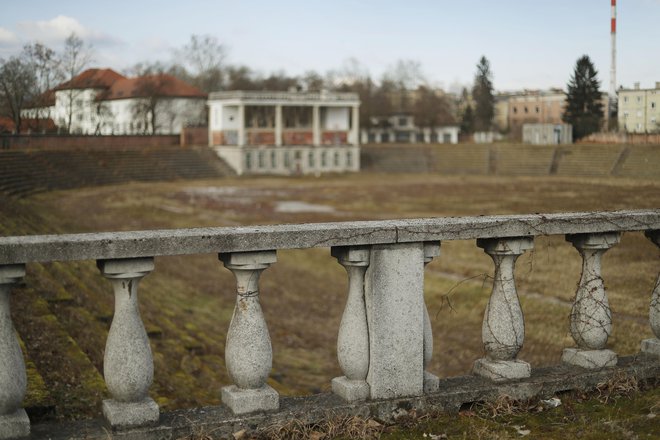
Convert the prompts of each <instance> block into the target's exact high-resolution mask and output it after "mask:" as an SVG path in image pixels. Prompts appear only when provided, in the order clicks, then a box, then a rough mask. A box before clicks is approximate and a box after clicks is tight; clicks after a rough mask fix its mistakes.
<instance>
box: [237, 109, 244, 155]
mask: <svg viewBox="0 0 660 440" xmlns="http://www.w3.org/2000/svg"><path fill="white" fill-rule="evenodd" d="M238 145H239V146H241V147H242V146H244V145H245V104H238Z"/></svg>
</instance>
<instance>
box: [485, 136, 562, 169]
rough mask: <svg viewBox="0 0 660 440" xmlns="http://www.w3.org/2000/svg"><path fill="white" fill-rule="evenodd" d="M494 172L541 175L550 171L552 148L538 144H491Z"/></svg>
mask: <svg viewBox="0 0 660 440" xmlns="http://www.w3.org/2000/svg"><path fill="white" fill-rule="evenodd" d="M492 149H493V150H494V152H495V157H496V161H497V165H496V174H499V175H504V176H542V175H547V174H549V173H550V167H551V166H552V158H553V155H554V148H548V147H544V146H541V147H540V146H538V145H504V144H503V145H493V146H492Z"/></svg>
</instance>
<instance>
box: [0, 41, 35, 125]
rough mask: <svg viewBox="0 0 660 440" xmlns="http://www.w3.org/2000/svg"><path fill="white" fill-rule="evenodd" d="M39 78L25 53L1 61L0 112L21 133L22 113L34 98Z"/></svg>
mask: <svg viewBox="0 0 660 440" xmlns="http://www.w3.org/2000/svg"><path fill="white" fill-rule="evenodd" d="M36 84H37V78H36V76H35V73H34V69H33V67H32V65H31V63H30V62H29V59H28V58H27V57H26V56H25V52H23V53H22V54H21V55H20V56H13V57H11V58H9V59H8V60H7V61H4V60H0V112H1V113H2V114H4V115H7V116H8V117H10V118H11V119H12V121H14V130H15V132H16V133H20V132H21V129H22V125H23V115H22V112H23V110H24V109H25V108H26V106H27V104H28V103H29V102H30V101H31V100H32V98H33V97H34V90H35V87H36Z"/></svg>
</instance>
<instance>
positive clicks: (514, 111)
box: [513, 107, 518, 115]
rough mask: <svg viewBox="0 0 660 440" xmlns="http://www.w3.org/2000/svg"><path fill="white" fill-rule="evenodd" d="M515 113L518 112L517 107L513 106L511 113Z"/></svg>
mask: <svg viewBox="0 0 660 440" xmlns="http://www.w3.org/2000/svg"><path fill="white" fill-rule="evenodd" d="M516 113H518V107H513V114H514V115H515V114H516Z"/></svg>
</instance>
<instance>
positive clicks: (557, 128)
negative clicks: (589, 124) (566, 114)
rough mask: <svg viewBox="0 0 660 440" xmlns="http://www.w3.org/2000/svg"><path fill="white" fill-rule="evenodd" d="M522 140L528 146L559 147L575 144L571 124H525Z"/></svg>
mask: <svg viewBox="0 0 660 440" xmlns="http://www.w3.org/2000/svg"><path fill="white" fill-rule="evenodd" d="M522 140H523V142H524V143H526V144H534V145H559V144H564V145H565V144H572V143H573V126H572V125H571V124H524V125H523V131H522Z"/></svg>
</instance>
